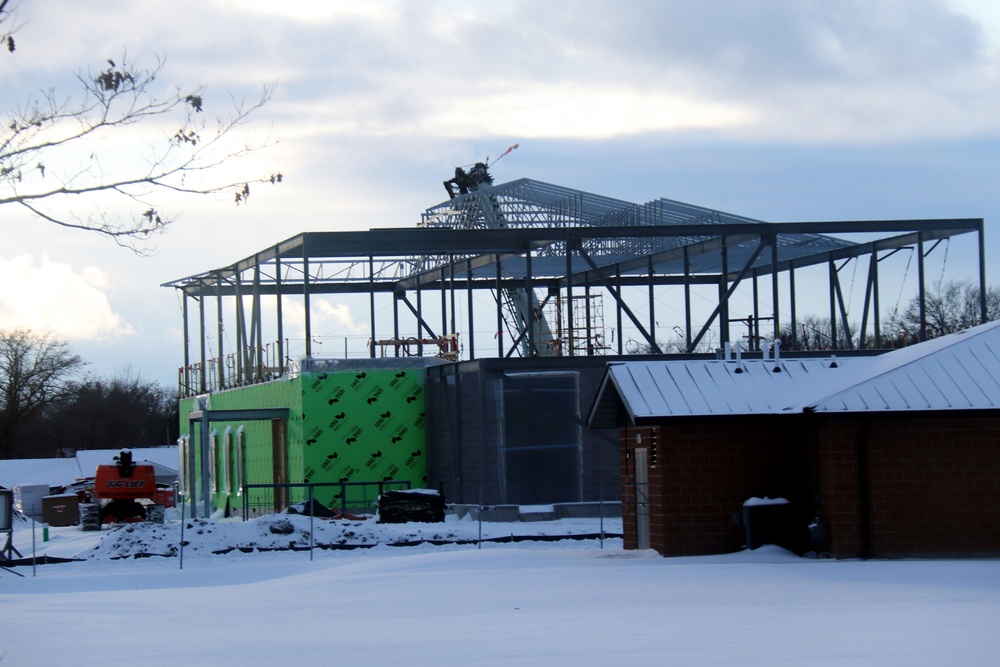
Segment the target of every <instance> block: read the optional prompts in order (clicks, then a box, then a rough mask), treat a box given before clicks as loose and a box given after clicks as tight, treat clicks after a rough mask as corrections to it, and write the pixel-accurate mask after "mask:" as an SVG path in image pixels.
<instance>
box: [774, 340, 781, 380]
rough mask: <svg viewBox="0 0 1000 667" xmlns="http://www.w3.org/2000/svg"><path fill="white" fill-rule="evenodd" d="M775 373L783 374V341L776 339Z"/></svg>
mask: <svg viewBox="0 0 1000 667" xmlns="http://www.w3.org/2000/svg"><path fill="white" fill-rule="evenodd" d="M774 372H775V373H780V372H781V339H780V338H775V339H774Z"/></svg>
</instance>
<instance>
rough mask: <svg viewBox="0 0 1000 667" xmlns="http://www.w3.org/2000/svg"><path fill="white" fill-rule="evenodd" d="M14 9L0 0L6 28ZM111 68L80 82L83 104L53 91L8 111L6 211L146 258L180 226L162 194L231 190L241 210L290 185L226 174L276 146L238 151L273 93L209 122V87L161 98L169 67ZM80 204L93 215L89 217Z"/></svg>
mask: <svg viewBox="0 0 1000 667" xmlns="http://www.w3.org/2000/svg"><path fill="white" fill-rule="evenodd" d="M8 2H9V0H0V28H2V27H3V25H4V23H5V22H6V21H8V20H9V18H10V13H9V9H5V8H6V7H7V5H8ZM0 37H3V38H5V37H6V35H3V34H2V33H0ZM12 44H13V43H12ZM105 65H106V67H105V68H104V69H102V70H100V71H98V72H96V73H95V72H93V71H90V70H88V71H86V72H81V73H78V74H77V80H78V82H79V84H80V90H79V91H78V94H77V96H76V97H75V98H67V99H66V100H61V99H60V98H59V97H58V96H57V94H56V92H55V91H54V90H48V91H44V92H41V93H39V95H38V96H37V97H34V98H30V99H28V100H26V101H24V102H23V103H22V104H21V105H19V106H17V107H16V108H14V109H12V110H10V111H8V112H7V114H6V119H5V121H4V123H3V125H2V127H0V205H3V204H12V205H16V206H20V207H21V208H22V209H23V210H25V211H27V212H29V213H30V214H31V215H32V216H34V217H36V218H38V219H40V220H43V221H46V222H50V223H53V224H55V225H58V226H61V227H65V228H69V229H77V230H85V231H91V232H96V233H97V234H100V235H103V236H106V237H108V238H111V239H113V240H114V241H115V242H116V243H118V244H119V245H122V246H124V247H128V248H130V249H132V250H133V251H135V252H137V253H140V254H142V253H144V252H146V251H147V250H149V249H151V245H152V239H153V238H154V237H155V236H157V235H158V234H161V233H163V232H164V231H166V229H167V228H169V226H170V225H171V224H172V223H173V222H174V221H175V220H176V214H175V213H168V212H164V211H163V210H162V206H163V205H162V203H159V201H158V200H160V196H162V195H165V194H169V193H180V194H199V195H206V194H216V193H224V192H229V193H231V195H232V197H233V199H234V201H235V203H236V204H243V203H246V201H247V199H248V197H249V194H250V189H251V186H252V185H255V184H263V183H269V184H272V185H273V184H276V183H280V182H281V181H282V180H283V175H282V174H280V173H269V174H265V175H259V176H257V177H254V178H251V179H245V178H242V177H239V178H234V177H233V176H228V177H227V176H226V175H225V174H224V172H225V170H224V169H223V165H226V164H228V163H231V162H234V161H238V160H240V159H243V158H247V157H248V156H250V155H252V154H254V153H256V152H257V151H259V150H261V149H263V148H265V147H268V146H271V145H274V144H275V143H276V141H275V140H274V139H273V138H272V137H270V136H269V135H268V136H264V137H263V138H261V139H259V140H255V141H250V142H248V143H241V144H237V143H235V142H236V139H237V135H238V134H239V132H240V131H241V130H242V129H243V127H244V126H246V125H247V124H248V122H249V119H250V117H251V115H253V114H254V113H256V112H258V111H259V110H260V109H261V107H263V106H264V105H265V104H266V103H267V102H268V101H269V100H270V99H271V98H272V96H273V94H274V85H266V86H264V87H263V88H262V90H261V93H260V95H259V97H257V98H256V99H253V100H251V101H249V102H247V101H245V100H242V99H233V100H232V107H231V109H230V110H229V111H228V113H225V114H223V115H220V116H217V117H216V118H214V119H213V120H211V121H208V120H206V118H205V108H206V107H207V104H208V102H207V99H206V95H205V89H204V88H203V87H198V88H190V89H189V88H185V87H180V86H179V87H176V88H173V89H172V90H167V91H166V92H163V91H161V90H160V86H159V78H160V76H161V75H162V73H163V70H164V67H165V61H164V60H162V59H157V61H156V63H155V65H154V66H153V67H152V68H150V69H142V68H140V67H138V66H137V65H136V64H135V63H133V62H131V61H130V60H129V59H128V57H127V54H124V55H123V56H122V57H121V58H120V59H118V60H117V61H116V60H115V59H108V60H107V61H106V63H105ZM133 133H134V134H136V135H137V136H136V137H132V136H131V135H132V134H133ZM136 142H138V143H139V144H140V145H141V150H140V156H141V162H140V163H139V164H138V165H137V164H136V163H135V162H134V160H135V159H136V151H135V147H134V144H135V143H136ZM123 146H127V148H124V147H123ZM81 201H84V202H86V203H87V204H89V205H91V206H93V207H94V208H93V210H92V211H91V212H90V213H81V212H80V210H79V208H80V207H79V202H81ZM122 211H130V212H127V213H123V212H122Z"/></svg>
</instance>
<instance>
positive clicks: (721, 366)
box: [589, 322, 1000, 428]
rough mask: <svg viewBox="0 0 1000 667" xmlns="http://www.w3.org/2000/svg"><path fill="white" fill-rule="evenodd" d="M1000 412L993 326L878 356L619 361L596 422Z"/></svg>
mask: <svg viewBox="0 0 1000 667" xmlns="http://www.w3.org/2000/svg"><path fill="white" fill-rule="evenodd" d="M779 366H780V371H778V372H775V369H776V368H777V367H779ZM998 407H1000V322H991V323H988V324H984V325H981V326H978V327H974V328H971V329H967V330H965V331H962V332H959V333H954V334H950V335H947V336H942V337H940V338H936V339H934V340H931V341H927V342H924V343H920V344H917V345H913V346H910V347H907V348H902V349H899V350H893V351H891V352H887V353H885V354H882V355H879V356H875V357H850V358H835V357H830V358H824V359H817V358H810V359H793V358H782V359H781V360H780V361H775V360H774V359H742V360H740V361H737V360H736V359H728V360H708V361H664V360H660V361H638V362H613V363H610V364H609V365H608V369H607V372H606V374H605V377H604V381H603V382H602V385H601V387H600V389H599V391H598V394H597V398H596V399H595V401H594V405H593V407H592V409H591V414H590V419H589V421H590V422H591V426H593V427H595V428H604V427H607V425H608V423H609V421H613V420H614V419H615V417H614V416H613V415H615V416H618V417H625V418H627V419H628V421H629V422H630V423H632V424H637V423H641V422H643V421H649V420H654V419H661V418H668V417H693V416H722V415H754V414H794V413H802V412H827V413H843V412H875V411H879V412H886V411H925V410H935V411H937V410H969V409H990V408H998ZM622 412H624V414H621V413H622Z"/></svg>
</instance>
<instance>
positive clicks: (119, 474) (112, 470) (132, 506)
mask: <svg viewBox="0 0 1000 667" xmlns="http://www.w3.org/2000/svg"><path fill="white" fill-rule="evenodd" d="M114 460H115V463H114V464H107V465H104V464H102V465H99V466H97V472H96V474H95V475H94V485H93V486H92V487H90V488H88V489H86V493H87V495H88V496H89V500H90V501H91V502H89V503H84V504H81V505H80V527H81V528H82V529H83V530H100V529H101V524H103V523H119V522H135V521H152V522H154V523H163V508H164V507H172V506H173V490H172V489H170V488H158V487H157V485H156V474H155V471H154V469H153V466H152V465H151V464H148V463H136V462H135V461H133V460H132V452H130V451H128V450H127V449H126V450H122V452H121V454H119V455H118V456H116V457H115V459H114Z"/></svg>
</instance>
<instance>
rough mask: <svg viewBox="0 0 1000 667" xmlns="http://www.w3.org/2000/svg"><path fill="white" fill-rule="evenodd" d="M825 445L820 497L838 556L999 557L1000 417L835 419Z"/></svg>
mask: <svg viewBox="0 0 1000 667" xmlns="http://www.w3.org/2000/svg"><path fill="white" fill-rule="evenodd" d="M821 442H822V449H821V460H822V462H823V463H822V466H821V468H822V470H823V478H822V480H821V500H822V506H823V515H824V521H825V522H826V523H827V525H828V527H829V538H830V550H831V553H833V554H834V555H837V556H854V555H862V556H869V555H870V556H876V557H879V556H880V557H892V556H917V555H952V554H967V555H996V554H1000V419H997V418H995V417H985V418H976V417H969V416H960V417H956V418H933V419H926V418H925V419H920V418H910V419H880V420H872V421H870V422H868V424H867V426H866V424H865V423H864V422H861V421H843V422H828V423H826V424H824V426H823V428H822V430H821ZM859 448H860V449H863V450H864V452H865V453H866V456H865V459H864V460H865V461H866V466H867V479H868V484H867V494H868V499H867V500H868V504H867V515H868V527H869V528H868V540H867V544H866V543H865V541H864V534H863V525H864V524H863V521H862V520H863V508H862V504H861V500H862V494H861V489H860V482H859V478H860V475H859V472H860V471H859V465H860V461H861V459H860V458H859V455H858V454H859Z"/></svg>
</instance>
